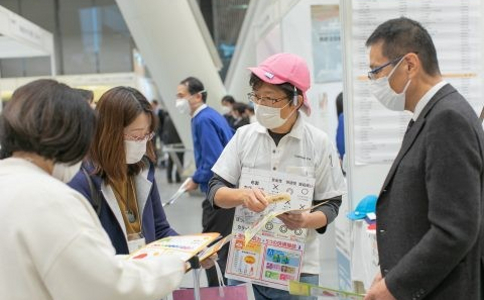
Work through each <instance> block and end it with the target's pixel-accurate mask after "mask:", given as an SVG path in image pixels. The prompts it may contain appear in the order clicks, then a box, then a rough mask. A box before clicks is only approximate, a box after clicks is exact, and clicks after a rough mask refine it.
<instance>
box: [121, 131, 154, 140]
mask: <svg viewBox="0 0 484 300" xmlns="http://www.w3.org/2000/svg"><path fill="white" fill-rule="evenodd" d="M154 136H155V133H154V132H150V133H147V134H145V135H144V136H135V135H131V134H128V133H125V134H124V138H125V139H126V140H128V141H136V142H141V141H151V140H152V139H153V137H154Z"/></svg>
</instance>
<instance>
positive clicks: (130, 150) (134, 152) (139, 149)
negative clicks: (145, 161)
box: [124, 140, 147, 165]
mask: <svg viewBox="0 0 484 300" xmlns="http://www.w3.org/2000/svg"><path fill="white" fill-rule="evenodd" d="M146 143H147V140H142V141H127V140H124V149H125V151H126V163H127V164H128V165H130V164H135V163H137V162H139V161H140V160H141V159H142V158H143V155H145V153H146Z"/></svg>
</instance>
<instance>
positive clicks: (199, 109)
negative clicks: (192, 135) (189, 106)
mask: <svg viewBox="0 0 484 300" xmlns="http://www.w3.org/2000/svg"><path fill="white" fill-rule="evenodd" d="M207 107H208V105H207V104H205V103H204V104H202V105H201V106H199V107H198V108H197V109H196V110H195V112H193V116H192V119H193V118H195V117H196V116H197V115H198V113H200V112H201V111H202V110H204V109H205V108H207Z"/></svg>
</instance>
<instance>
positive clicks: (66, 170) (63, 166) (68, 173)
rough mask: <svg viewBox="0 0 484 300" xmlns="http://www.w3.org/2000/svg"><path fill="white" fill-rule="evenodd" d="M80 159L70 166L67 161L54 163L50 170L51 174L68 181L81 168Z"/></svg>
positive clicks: (65, 181)
mask: <svg viewBox="0 0 484 300" xmlns="http://www.w3.org/2000/svg"><path fill="white" fill-rule="evenodd" d="M81 164H82V161H79V162H78V163H76V164H73V165H72V166H71V165H69V164H67V163H60V162H57V163H54V169H53V170H52V176H53V177H55V178H57V179H59V180H60V181H62V182H64V183H68V182H69V181H71V180H72V178H74V176H76V174H77V172H79V169H80V168H81Z"/></svg>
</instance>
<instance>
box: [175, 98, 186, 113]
mask: <svg viewBox="0 0 484 300" xmlns="http://www.w3.org/2000/svg"><path fill="white" fill-rule="evenodd" d="M175 107H176V109H178V112H179V113H181V114H182V115H188V114H190V103H188V99H185V98H182V99H176V102H175Z"/></svg>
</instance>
